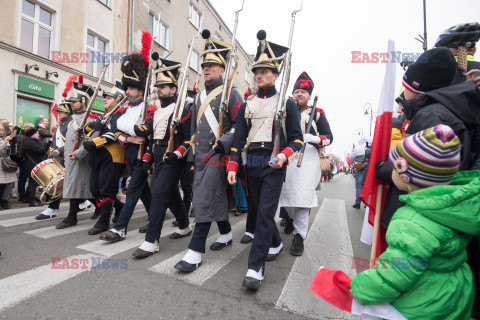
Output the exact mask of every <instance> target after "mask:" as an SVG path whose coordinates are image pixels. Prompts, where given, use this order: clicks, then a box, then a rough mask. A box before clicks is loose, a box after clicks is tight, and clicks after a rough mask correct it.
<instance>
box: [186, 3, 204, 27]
mask: <svg viewBox="0 0 480 320" xmlns="http://www.w3.org/2000/svg"><path fill="white" fill-rule="evenodd" d="M188 20H190V22H191V23H192V24H193V25H194V26H195V28H197V29H200V23H201V21H202V14H201V13H200V11H198V9H197V8H195V6H194V5H193V4H190V15H189V16H188Z"/></svg>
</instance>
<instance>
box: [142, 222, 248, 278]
mask: <svg viewBox="0 0 480 320" xmlns="http://www.w3.org/2000/svg"><path fill="white" fill-rule="evenodd" d="M244 232H245V220H242V221H240V222H237V223H236V224H234V225H233V226H232V235H233V243H232V245H231V246H228V247H226V248H225V249H222V250H221V251H218V252H214V251H211V250H209V251H208V255H204V260H203V261H202V265H201V266H200V268H198V269H197V270H195V272H192V273H188V274H181V273H179V272H178V271H177V270H176V269H175V268H173V266H174V265H175V264H176V263H177V262H179V261H180V260H181V259H182V258H183V256H184V255H185V254H186V253H187V251H188V249H187V250H184V251H182V252H180V253H178V254H176V255H174V256H173V257H170V258H169V259H166V260H164V261H162V262H160V263H159V264H157V265H155V266H153V267H151V268H150V269H148V270H149V271H152V272H154V273H158V274H161V275H166V276H169V277H172V278H177V279H180V280H183V281H185V282H187V283H191V284H194V285H198V286H201V285H202V284H203V283H204V282H205V281H207V280H208V279H210V278H211V277H212V276H213V275H215V274H216V273H217V272H218V271H220V270H221V269H222V268H223V267H224V266H226V265H227V264H228V263H229V262H230V261H232V260H233V259H234V258H235V257H236V256H237V255H238V254H240V253H241V252H242V251H243V250H245V249H246V248H250V246H248V245H245V244H242V243H240V241H239V239H240V238H241V237H242V236H243V233H244ZM217 238H218V234H216V235H214V236H211V237H209V238H208V239H207V244H208V245H209V244H210V243H213V242H215V240H216V239H217ZM208 245H207V247H208ZM245 267H246V265H245Z"/></svg>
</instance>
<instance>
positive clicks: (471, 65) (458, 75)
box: [451, 61, 480, 85]
mask: <svg viewBox="0 0 480 320" xmlns="http://www.w3.org/2000/svg"><path fill="white" fill-rule="evenodd" d="M473 69H480V62H478V61H467V72H468V71H470V70H473ZM466 80H467V77H466V76H464V75H463V71H462V70H460V68H459V67H458V65H457V70H456V72H455V77H453V80H452V83H451V85H454V84H459V83H462V82H464V81H466Z"/></svg>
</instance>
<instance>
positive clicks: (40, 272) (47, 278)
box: [0, 254, 91, 311]
mask: <svg viewBox="0 0 480 320" xmlns="http://www.w3.org/2000/svg"><path fill="white" fill-rule="evenodd" d="M90 257H91V254H89V255H87V254H84V255H76V256H71V257H68V258H66V259H68V260H69V261H71V259H74V258H77V259H88V260H89V261H90ZM89 269H90V264H89V268H87V269H80V268H78V269H52V264H47V265H44V266H41V267H38V268H35V269H31V270H28V271H25V272H21V273H18V274H15V275H12V276H10V277H7V278H4V279H2V280H0V288H2V290H0V311H1V310H4V309H6V308H8V307H11V306H13V305H16V304H18V303H20V302H21V301H23V300H26V299H28V298H30V297H31V296H33V295H35V294H38V293H40V292H42V291H44V290H47V289H48V288H51V287H53V286H55V285H57V284H59V283H61V282H63V281H65V280H68V279H70V278H73V277H75V276H76V275H79V274H80V273H82V272H85V271H87V270H89Z"/></svg>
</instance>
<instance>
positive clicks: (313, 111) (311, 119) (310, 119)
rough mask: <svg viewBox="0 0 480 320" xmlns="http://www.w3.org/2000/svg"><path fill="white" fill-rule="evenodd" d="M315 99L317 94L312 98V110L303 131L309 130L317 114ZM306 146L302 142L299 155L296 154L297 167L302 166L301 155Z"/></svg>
mask: <svg viewBox="0 0 480 320" xmlns="http://www.w3.org/2000/svg"><path fill="white" fill-rule="evenodd" d="M317 100H318V94H317V95H316V96H315V98H314V99H313V106H312V112H310V118H309V119H308V123H307V129H306V130H305V133H309V132H310V128H311V127H312V122H313V119H315V116H316V114H317ZM306 147H307V144H306V143H304V144H303V146H302V150H301V151H300V155H299V156H298V162H297V167H299V168H300V167H301V166H302V161H303V155H304V154H305V148H306Z"/></svg>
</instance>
